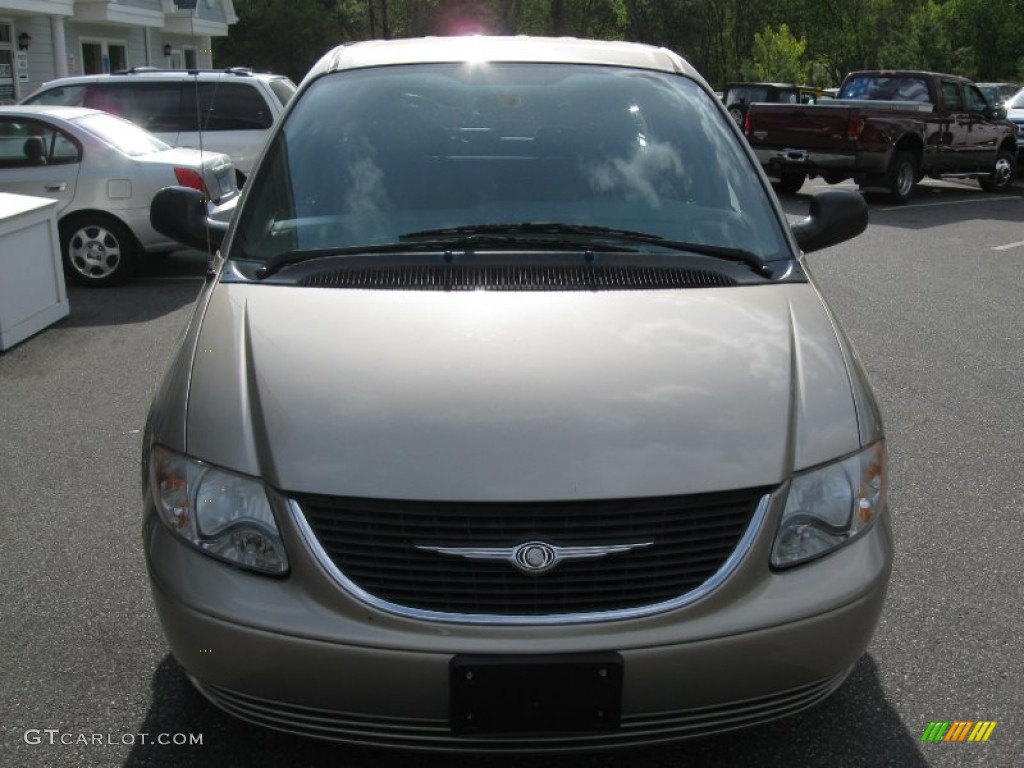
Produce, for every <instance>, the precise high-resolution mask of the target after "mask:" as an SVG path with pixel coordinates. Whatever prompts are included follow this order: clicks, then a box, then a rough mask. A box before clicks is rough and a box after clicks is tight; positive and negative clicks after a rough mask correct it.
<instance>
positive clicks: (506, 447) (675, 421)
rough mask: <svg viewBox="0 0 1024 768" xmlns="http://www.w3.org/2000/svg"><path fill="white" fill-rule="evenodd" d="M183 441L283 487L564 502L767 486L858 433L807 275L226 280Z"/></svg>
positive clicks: (199, 357)
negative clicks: (731, 279)
mask: <svg viewBox="0 0 1024 768" xmlns="http://www.w3.org/2000/svg"><path fill="white" fill-rule="evenodd" d="M185 424H186V445H185V446H184V447H185V449H186V450H187V452H188V453H189V454H190V455H192V456H193V457H195V458H198V459H202V460H206V461H209V462H212V463H214V464H218V465H220V466H223V467H227V468H231V469H234V470H237V471H240V472H244V473H248V474H252V475H257V476H261V477H263V478H265V479H266V480H267V482H269V483H270V484H271V485H273V486H275V487H277V488H279V489H281V490H284V491H290V492H304V493H317V494H332V495H347V496H364V497H379V498H393V499H430V500H449V501H460V500H461V501H465V500H477V501H488V500H495V501H497V500H527V501H528V500H561V499H585V498H625V497H636V496H658V495H674V494H689V493H698V492H705V491H716V490H723V489H731V488H751V487H760V486H771V485H774V484H777V483H779V482H781V481H782V480H783V479H785V478H786V477H787V476H788V475H789V474H790V473H791V472H792V471H794V470H797V469H801V468H805V467H809V466H813V465H815V464H819V463H822V462H825V461H828V460H830V459H833V458H835V457H837V456H840V455H843V454H846V453H849V452H852V451H854V450H856V449H857V447H858V429H857V415H856V411H855V407H854V401H853V395H852V393H851V386H850V378H849V375H848V372H847V369H846V365H845V362H844V358H843V354H842V351H841V348H840V343H839V341H838V339H837V337H836V332H835V330H834V328H833V326H832V323H831V319H830V316H829V314H828V313H827V312H826V310H825V308H824V306H823V305H822V303H821V301H820V299H819V298H818V296H817V295H816V294H815V292H814V290H813V289H812V288H811V286H810V285H808V284H787V285H771V286H746V287H733V288H714V289H690V290H678V291H674V290H666V291H615V292H553V293H547V292H538V293H530V292H524V293H497V292H483V291H478V292H415V291H372V290H366V291H361V290H343V289H332V288H304V287H303V288H300V287H282V286H263V285H253V284H227V283H222V284H220V285H218V286H217V287H216V288H215V289H214V291H213V295H212V297H211V299H210V303H209V306H208V308H207V311H206V314H205V317H204V319H203V326H202V329H201V331H200V333H199V336H198V343H197V347H196V352H195V360H194V364H193V370H192V376H191V382H190V387H189V394H188V408H187V416H186V422H185Z"/></svg>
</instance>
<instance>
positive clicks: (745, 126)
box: [743, 112, 750, 136]
mask: <svg viewBox="0 0 1024 768" xmlns="http://www.w3.org/2000/svg"><path fill="white" fill-rule="evenodd" d="M743 135H744V136H749V135H750V113H749V112H747V114H746V116H745V117H744V118H743Z"/></svg>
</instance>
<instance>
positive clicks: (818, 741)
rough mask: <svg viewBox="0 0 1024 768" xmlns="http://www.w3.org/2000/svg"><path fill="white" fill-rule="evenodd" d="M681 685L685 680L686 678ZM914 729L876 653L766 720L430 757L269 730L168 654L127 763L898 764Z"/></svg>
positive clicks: (914, 744)
mask: <svg viewBox="0 0 1024 768" xmlns="http://www.w3.org/2000/svg"><path fill="white" fill-rule="evenodd" d="M680 684H685V683H684V682H681V683H680ZM925 725H927V723H925V724H918V723H914V724H911V726H912V728H913V729H914V733H910V732H908V730H907V728H906V727H905V726H904V724H903V723H902V722H901V721H900V718H899V715H898V714H897V712H896V711H895V710H894V709H893V708H892V707H891V706H890V705H889V703H888V702H887V701H886V700H885V694H884V691H883V690H882V686H881V682H880V680H879V676H878V669H877V667H876V665H875V662H874V660H873V659H872V658H871V656H870V655H866V656H864V657H863V658H861V660H860V661H859V662H858V663H857V665H856V666H855V667H854V670H853V673H852V674H851V675H850V677H849V679H848V680H847V681H846V683H844V684H843V686H842V687H841V688H840V689H839V690H838V691H837V692H836V693H835V694H834V695H833V696H832V697H831V698H829V699H828V700H826V701H825V702H823V703H822V704H820V705H818V706H816V707H813V708H812V709H809V710H807V711H806V712H802V713H799V714H797V715H794V716H792V717H788V718H785V719H783V720H779V721H776V722H773V723H769V724H767V725H763V726H758V727H755V728H748V729H745V730H740V731H734V732H731V733H727V734H723V735H719V736H711V737H706V738H702V739H695V740H690V741H684V742H677V743H674V744H670V745H666V746H658V747H646V748H640V749H630V750H625V751H623V750H616V751H613V752H606V753H589V754H577V755H566V756H537V755H523V756H486V755H485V756H481V755H472V754H467V755H450V754H448V755H430V754H418V753H406V752H391V751H387V750H380V749H374V748H363V747H355V746H349V745H345V744H337V743H332V742H325V741H319V740H315V739H309V738H305V737H299V736H292V735H290V734H286V733H279V732H276V731H271V730H267V729H264V728H260V727H257V726H255V725H250V724H248V723H246V722H244V721H241V720H238V719H236V718H234V717H231V716H229V715H227V714H225V713H223V712H221V711H220V710H218V709H217V708H216V707H214V706H213V705H212V704H210V703H209V702H207V701H206V699H205V698H203V697H202V696H201V695H200V694H199V693H198V692H197V691H196V690H195V689H194V688H193V687H192V685H191V684H190V683H189V681H188V679H187V678H186V676H185V674H184V672H183V671H182V669H181V667H179V666H178V664H177V662H175V661H174V659H173V658H172V657H171V656H170V655H168V656H166V657H165V658H164V660H163V661H162V662H161V664H160V665H159V667H157V669H156V672H155V673H154V675H153V700H152V705H151V707H150V710H149V713H148V714H147V716H146V720H145V722H144V723H142V724H141V725H140V726H139V728H138V732H140V733H148V734H150V738H149V739H148V743H147V744H138V743H137V744H136V745H135V746H134V747H133V748H132V751H131V753H130V754H129V755H128V757H127V759H126V760H125V762H124V768H142V766H146V767H147V768H153V767H156V768H162V767H163V766H167V767H168V768H171V767H172V766H173V767H174V768H178V767H179V766H210V767H211V768H213V767H214V766H216V768H232V767H233V766H240V767H241V766H245V767H246V768H248V767H250V766H251V767H252V768H261V767H262V766H275V768H276V767H277V766H296V767H297V768H298V767H301V768H320V767H321V766H322V767H323V768H326V767H327V766H331V767H332V768H333V767H335V766H345V768H364V767H365V768H370V766H379V765H381V764H385V765H388V766H393V767H394V768H442V767H443V768H481V767H482V766H483V767H485V768H517V767H518V766H529V768H566V767H567V766H573V768H577V766H593V768H628V766H631V765H635V766H642V767H643V768H681V767H683V766H758V768H771V767H772V766H778V768H792V766H801V768H806V767H808V766H837V765H848V766H868V767H871V766H893V765H899V766H902V767H903V768H921V767H923V766H927V764H928V763H927V761H926V760H925V759H924V758H923V756H922V754H921V752H920V751H919V746H920V743H919V741H918V739H917V738H916V735H917V729H918V727H919V726H920V728H921V729H922V730H923V728H924V726H925ZM157 734H202V744H201V745H194V746H175V745H171V744H168V745H160V744H158V743H156V735H157Z"/></svg>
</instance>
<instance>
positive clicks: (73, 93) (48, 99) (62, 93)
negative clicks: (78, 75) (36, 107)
mask: <svg viewBox="0 0 1024 768" xmlns="http://www.w3.org/2000/svg"><path fill="white" fill-rule="evenodd" d="M25 103H26V104H40V105H43V106H50V105H52V104H56V105H59V106H64V107H81V106H83V105H84V104H85V86H84V85H61V86H58V87H56V88H47V89H46V90H45V91H43V92H41V93H37V94H36V95H35V96H33V97H32V98H29V99H25Z"/></svg>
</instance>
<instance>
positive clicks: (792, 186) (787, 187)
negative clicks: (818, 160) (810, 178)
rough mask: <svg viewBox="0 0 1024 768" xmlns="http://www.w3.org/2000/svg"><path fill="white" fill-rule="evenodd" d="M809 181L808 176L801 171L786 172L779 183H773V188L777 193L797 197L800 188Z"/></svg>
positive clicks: (780, 177)
mask: <svg viewBox="0 0 1024 768" xmlns="http://www.w3.org/2000/svg"><path fill="white" fill-rule="evenodd" d="M805 181H807V174H806V173H801V172H800V171H795V172H794V171H785V172H783V173H782V174H781V175H780V176H779V180H778V181H773V182H772V186H773V187H774V188H775V191H776V192H781V193H782V194H784V195H795V194H796V193H797V192H799V191H800V187H802V186H803V185H804V182H805Z"/></svg>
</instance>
